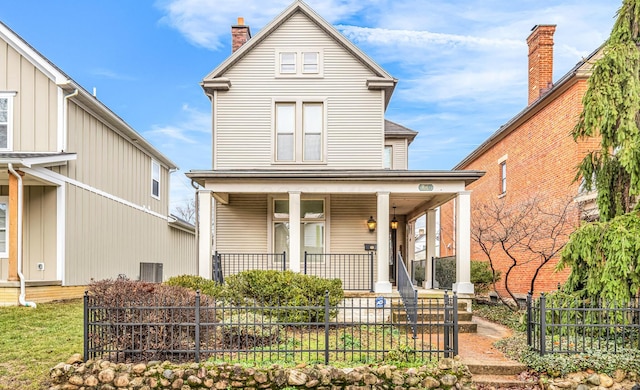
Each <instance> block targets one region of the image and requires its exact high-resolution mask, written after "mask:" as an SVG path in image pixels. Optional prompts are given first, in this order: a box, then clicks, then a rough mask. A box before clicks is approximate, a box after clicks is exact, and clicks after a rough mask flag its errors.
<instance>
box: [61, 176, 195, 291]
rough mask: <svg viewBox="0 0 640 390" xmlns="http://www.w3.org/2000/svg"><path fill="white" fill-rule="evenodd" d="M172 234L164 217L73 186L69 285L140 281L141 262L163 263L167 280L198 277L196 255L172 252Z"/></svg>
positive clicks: (69, 207) (68, 236) (69, 189)
mask: <svg viewBox="0 0 640 390" xmlns="http://www.w3.org/2000/svg"><path fill="white" fill-rule="evenodd" d="M172 230H173V229H172V228H170V227H169V226H168V224H167V221H166V219H164V218H159V217H157V216H154V215H151V214H149V213H146V212H142V211H140V210H137V209H134V208H132V207H130V206H127V205H124V204H122V203H118V202H115V201H113V200H111V199H108V198H105V197H103V196H100V195H97V194H94V193H92V192H89V191H86V190H84V189H82V188H79V187H76V186H74V185H67V220H66V267H65V272H66V284H67V285H80V284H86V283H88V282H89V281H90V280H91V279H96V280H99V279H104V278H115V277H117V276H118V275H119V274H124V275H126V276H127V277H128V278H130V279H137V278H138V277H139V271H140V263H141V262H148V263H163V264H164V267H163V268H164V275H163V276H164V278H165V279H166V278H168V277H170V276H174V275H179V274H187V273H190V274H193V273H195V271H196V268H195V252H191V253H189V252H183V251H179V250H176V249H177V248H172V247H173V244H175V240H174V239H172V236H171V231H172ZM174 238H175V237H174ZM192 242H194V244H193V245H194V246H195V240H194V241H192Z"/></svg>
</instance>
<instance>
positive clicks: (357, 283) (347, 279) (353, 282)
mask: <svg viewBox="0 0 640 390" xmlns="http://www.w3.org/2000/svg"><path fill="white" fill-rule="evenodd" d="M373 267H374V265H373V253H357V254H328V253H322V254H316V253H306V252H305V253H304V257H303V259H302V261H301V264H300V268H301V269H300V271H301V272H302V273H304V274H305V275H314V276H319V277H322V278H330V279H341V280H342V289H343V290H359V291H373V283H374V281H373ZM212 269H213V280H216V281H219V282H222V281H223V280H224V277H226V276H229V275H233V274H236V273H239V272H242V271H247V270H253V269H259V270H282V271H284V270H286V269H288V264H287V256H286V253H267V254H264V253H218V252H216V253H215V254H214V256H213V267H212Z"/></svg>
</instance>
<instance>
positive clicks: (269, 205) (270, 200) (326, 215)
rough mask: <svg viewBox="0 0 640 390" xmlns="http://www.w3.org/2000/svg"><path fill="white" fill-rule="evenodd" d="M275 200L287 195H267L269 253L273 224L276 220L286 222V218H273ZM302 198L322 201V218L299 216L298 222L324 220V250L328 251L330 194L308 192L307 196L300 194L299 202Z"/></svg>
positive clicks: (272, 249) (272, 236) (329, 245)
mask: <svg viewBox="0 0 640 390" xmlns="http://www.w3.org/2000/svg"><path fill="white" fill-rule="evenodd" d="M276 200H287V201H288V200H289V197H287V196H286V195H269V197H268V203H267V243H268V251H269V253H274V250H275V249H274V245H273V244H274V242H273V239H274V237H275V232H274V225H275V223H276V222H288V221H289V219H288V218H273V209H274V205H275V201H276ZM303 200H323V201H324V218H303V217H302V216H300V223H301V224H302V223H304V222H324V237H323V240H324V244H323V245H324V252H325V253H330V252H329V249H330V248H331V241H330V237H331V214H330V213H329V210H331V196H330V195H312V194H309V195H307V196H302V197H301V198H300V202H302V201H303Z"/></svg>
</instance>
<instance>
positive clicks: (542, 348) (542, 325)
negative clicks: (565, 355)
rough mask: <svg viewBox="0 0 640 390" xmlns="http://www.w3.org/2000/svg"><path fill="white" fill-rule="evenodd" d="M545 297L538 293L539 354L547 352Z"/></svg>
mask: <svg viewBox="0 0 640 390" xmlns="http://www.w3.org/2000/svg"><path fill="white" fill-rule="evenodd" d="M546 301H547V297H545V296H544V293H541V294H540V299H539V302H540V356H544V354H545V353H546V352H547V304H546Z"/></svg>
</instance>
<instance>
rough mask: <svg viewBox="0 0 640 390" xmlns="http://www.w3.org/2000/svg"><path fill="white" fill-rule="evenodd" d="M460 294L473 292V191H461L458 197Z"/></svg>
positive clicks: (457, 238)
mask: <svg viewBox="0 0 640 390" xmlns="http://www.w3.org/2000/svg"><path fill="white" fill-rule="evenodd" d="M453 290H454V291H457V292H458V293H459V294H460V293H463V294H473V284H471V191H461V192H459V193H458V196H457V198H456V283H454V284H453Z"/></svg>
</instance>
